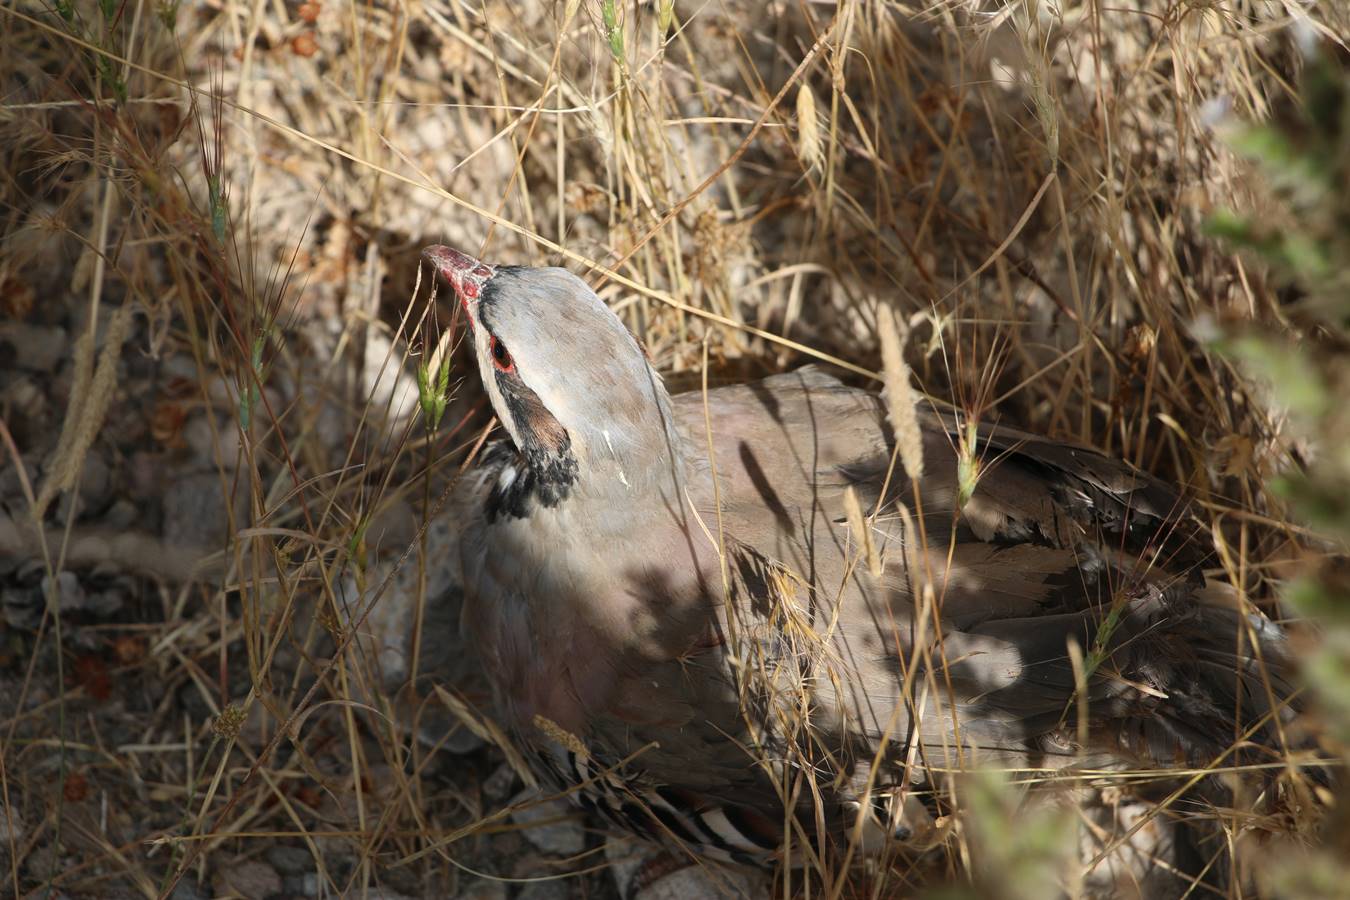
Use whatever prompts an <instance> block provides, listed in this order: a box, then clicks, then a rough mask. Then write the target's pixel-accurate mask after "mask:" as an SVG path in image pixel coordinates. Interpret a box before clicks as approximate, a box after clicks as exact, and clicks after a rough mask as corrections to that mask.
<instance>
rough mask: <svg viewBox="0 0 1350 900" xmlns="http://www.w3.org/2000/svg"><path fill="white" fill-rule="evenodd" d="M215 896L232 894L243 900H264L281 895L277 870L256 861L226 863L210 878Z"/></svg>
mask: <svg viewBox="0 0 1350 900" xmlns="http://www.w3.org/2000/svg"><path fill="white" fill-rule="evenodd" d="M211 887H212V889H213V890H214V891H215V892H216V894H218V895H219V894H234V895H237V896H240V897H243V898H245V900H266V898H268V897H270V896H272V895H273V894H279V893H281V876H280V875H278V874H277V870H276V869H274V868H272V867H271V866H269V865H268V864H267V863H265V862H262V861H261V860H257V859H249V860H243V861H235V862H227V863H225V864H224V865H222V866H220V867H219V868H218V869H217V870H216V873H215V875H213V876H212V877H211Z"/></svg>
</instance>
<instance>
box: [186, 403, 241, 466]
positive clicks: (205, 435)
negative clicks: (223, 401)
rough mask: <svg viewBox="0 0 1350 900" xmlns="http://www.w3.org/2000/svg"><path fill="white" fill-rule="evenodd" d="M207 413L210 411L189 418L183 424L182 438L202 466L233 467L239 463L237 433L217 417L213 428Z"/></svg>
mask: <svg viewBox="0 0 1350 900" xmlns="http://www.w3.org/2000/svg"><path fill="white" fill-rule="evenodd" d="M207 415H210V413H207V414H204V415H196V416H193V417H192V418H191V419H189V420H188V423H187V424H186V425H184V426H183V439H184V440H185V441H187V445H188V446H189V447H191V448H192V452H193V454H194V455H195V456H196V458H197V461H198V462H199V463H200V464H201V465H202V466H203V467H210V468H214V467H215V466H222V467H224V468H225V469H233V468H234V467H235V466H236V465H237V464H238V463H239V457H240V454H239V433H238V431H237V430H236V429H235V428H234V427H233V426H232V425H231V424H230V423H228V422H226V421H224V420H223V419H221V418H219V417H217V418H216V423H215V428H214V429H213V428H212V427H211V422H209V421H208V420H207Z"/></svg>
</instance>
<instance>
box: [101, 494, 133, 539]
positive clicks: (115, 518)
mask: <svg viewBox="0 0 1350 900" xmlns="http://www.w3.org/2000/svg"><path fill="white" fill-rule="evenodd" d="M140 517H141V511H140V510H138V509H137V508H136V504H134V503H132V502H131V501H130V500H128V499H126V498H125V497H121V498H119V499H117V500H114V501H113V505H112V506H110V507H108V510H107V512H105V513H104V514H103V518H102V520H101V521H100V523H99V524H101V525H102V526H103V527H104V528H110V529H112V530H113V531H126V530H127V529H128V528H130V527H131V526H132V525H133V524H134V523H135V522H137V521H138V520H139V519H140Z"/></svg>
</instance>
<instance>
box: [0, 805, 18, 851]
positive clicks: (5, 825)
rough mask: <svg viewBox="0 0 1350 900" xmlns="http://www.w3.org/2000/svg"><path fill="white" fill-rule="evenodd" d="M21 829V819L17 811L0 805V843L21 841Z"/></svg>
mask: <svg viewBox="0 0 1350 900" xmlns="http://www.w3.org/2000/svg"><path fill="white" fill-rule="evenodd" d="M23 830H24V829H23V819H22V818H20V817H19V813H18V811H17V810H8V809H5V808H3V807H0V843H4V844H8V843H10V842H11V841H12V842H14V843H16V844H17V843H19V842H21V841H22V840H23Z"/></svg>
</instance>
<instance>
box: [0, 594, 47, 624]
mask: <svg viewBox="0 0 1350 900" xmlns="http://www.w3.org/2000/svg"><path fill="white" fill-rule="evenodd" d="M0 604H2V605H3V607H4V616H5V624H6V625H8V626H9V627H10V628H14V629H16V630H18V631H33V630H34V629H36V628H37V627H38V625H39V624H40V623H41V622H42V610H43V608H44V607H43V602H42V590H41V589H40V588H37V587H31V588H6V589H4V590H3V591H0Z"/></svg>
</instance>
